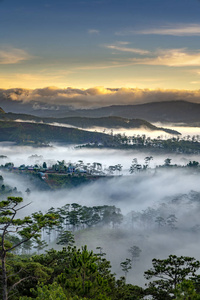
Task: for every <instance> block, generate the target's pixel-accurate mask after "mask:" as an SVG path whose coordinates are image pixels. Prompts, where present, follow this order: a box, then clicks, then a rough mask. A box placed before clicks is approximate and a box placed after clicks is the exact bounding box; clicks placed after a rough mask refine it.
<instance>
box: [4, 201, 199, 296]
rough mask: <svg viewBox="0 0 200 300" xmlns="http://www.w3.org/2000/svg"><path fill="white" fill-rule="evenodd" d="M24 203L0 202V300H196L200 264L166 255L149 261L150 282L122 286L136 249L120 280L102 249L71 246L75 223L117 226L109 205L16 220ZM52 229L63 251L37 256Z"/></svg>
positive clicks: (115, 213)
mask: <svg viewBox="0 0 200 300" xmlns="http://www.w3.org/2000/svg"><path fill="white" fill-rule="evenodd" d="M27 205H29V204H26V205H23V199H22V198H20V197H9V198H8V199H7V200H3V201H0V226H1V227H0V239H1V245H0V259H1V269H0V274H1V284H0V289H1V293H0V295H2V296H1V299H3V300H7V299H11V300H16V299H20V300H28V299H38V300H40V299H41V300H45V299H46V300H50V299H55V300H56V299H63V300H64V299H71V300H80V299H97V300H103V299H104V300H112V299H113V300H115V299H116V300H118V299H119V300H120V299H127V300H129V299H130V300H139V299H156V300H163V299H166V300H168V299H169V300H170V299H177V300H178V299H179V300H184V299H188V300H189V299H194V300H195V299H200V288H199V283H200V276H199V275H198V270H199V268H200V262H199V261H198V260H196V259H195V258H193V257H188V256H180V257H178V256H176V255H170V256H169V257H168V258H165V259H153V260H152V267H151V268H150V269H149V270H147V271H146V272H145V273H144V276H145V278H146V279H147V280H150V282H149V283H148V285H147V286H146V288H142V287H139V286H136V285H133V284H128V283H126V278H127V275H128V272H129V270H130V269H131V268H132V267H133V268H134V263H133V262H134V259H136V258H138V256H139V255H140V251H141V250H140V249H139V248H138V247H137V246H133V247H131V248H130V249H129V252H130V254H131V258H130V259H129V258H126V259H125V261H123V262H121V263H120V262H119V263H120V265H121V268H122V271H123V272H124V276H123V277H120V278H119V279H117V278H116V276H115V274H112V272H111V265H110V262H109V261H107V260H106V259H105V257H104V256H105V253H103V251H102V250H103V249H102V248H101V247H98V248H97V250H98V253H94V252H93V251H90V250H88V249H87V246H83V247H81V248H80V249H79V248H77V247H76V246H74V238H73V234H72V231H73V230H74V229H75V228H76V227H77V226H78V224H79V223H80V224H79V226H93V225H94V224H97V223H98V222H102V221H104V222H108V221H109V222H110V221H111V219H112V222H113V224H115V225H116V224H117V223H120V220H121V218H122V215H121V213H120V210H119V209H116V208H115V207H113V206H112V207H109V206H103V207H93V208H87V207H81V206H80V205H78V204H76V203H74V204H72V205H71V207H70V205H67V206H65V207H62V208H61V209H60V210H58V211H55V210H53V209H51V210H49V211H48V212H47V213H46V214H42V213H41V212H37V213H33V214H32V215H31V216H25V217H23V218H19V217H18V215H17V214H18V213H19V211H21V210H23V209H24V208H25V207H26V206H27ZM80 213H81V216H82V217H80ZM95 215H96V217H94V216H95ZM92 216H93V218H92ZM100 216H101V217H100ZM91 218H92V219H93V221H94V223H93V224H92V223H90V224H89V223H87V224H85V225H84V222H83V219H84V220H89V219H91ZM67 220H68V222H66V221H67ZM78 220H79V221H81V220H82V222H78ZM95 220H96V221H95ZM97 220H98V222H97ZM106 220H107V221H106ZM77 222H78V223H77ZM63 226H65V227H66V228H67V229H69V226H72V228H71V229H72V231H68V230H63V228H64V227H63ZM56 228H57V230H58V231H59V237H58V242H57V243H58V244H60V245H63V246H65V247H64V248H63V249H62V250H60V251H56V250H54V249H50V250H48V251H46V252H45V253H43V254H39V251H41V250H42V249H43V248H44V247H45V242H44V241H43V240H42V239H41V231H42V230H43V229H44V230H46V231H49V232H51V231H52V230H55V229H56ZM31 243H33V244H35V245H37V247H36V248H37V251H38V254H36V253H33V254H28V253H26V254H25V252H24V251H22V249H23V248H24V247H25V246H26V248H28V247H29V248H31V247H33V244H32V245H31Z"/></svg>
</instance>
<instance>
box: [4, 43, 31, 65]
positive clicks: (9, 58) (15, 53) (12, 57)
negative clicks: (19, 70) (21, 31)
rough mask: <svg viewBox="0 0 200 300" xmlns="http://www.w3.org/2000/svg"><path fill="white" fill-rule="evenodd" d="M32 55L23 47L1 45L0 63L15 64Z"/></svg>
mask: <svg viewBox="0 0 200 300" xmlns="http://www.w3.org/2000/svg"><path fill="white" fill-rule="evenodd" d="M31 58H32V56H31V55H30V54H28V53H27V52H26V51H25V50H23V49H18V48H11V47H2V48H0V64H1V65H6V64H17V63H19V62H21V61H24V60H29V59H31Z"/></svg>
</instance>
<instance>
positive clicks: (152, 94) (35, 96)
mask: <svg viewBox="0 0 200 300" xmlns="http://www.w3.org/2000/svg"><path fill="white" fill-rule="evenodd" d="M0 99H4V100H5V101H11V102H13V101H14V102H15V103H16V101H17V102H18V103H19V102H20V103H24V104H28V103H29V104H30V105H32V108H33V109H38V108H41V109H51V107H53V109H61V106H66V107H71V108H76V109H77V108H96V107H102V106H109V105H123V104H124V105H131V104H142V103H150V102H162V101H172V100H180V99H181V100H185V101H191V102H196V103H200V90H195V91H194V90H162V89H156V90H150V89H139V88H116V89H111V88H104V87H93V88H89V89H78V88H73V87H68V88H66V89H60V88H57V87H46V88H42V89H34V90H28V89H7V90H3V89H2V90H0ZM6 99H7V100H6ZM5 101H4V104H5V105H6V103H5ZM59 107H60V108H59Z"/></svg>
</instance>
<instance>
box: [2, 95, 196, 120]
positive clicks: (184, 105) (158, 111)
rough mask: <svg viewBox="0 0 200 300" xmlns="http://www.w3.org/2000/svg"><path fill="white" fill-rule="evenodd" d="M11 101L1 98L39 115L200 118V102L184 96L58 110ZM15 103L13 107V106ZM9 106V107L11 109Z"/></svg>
mask: <svg viewBox="0 0 200 300" xmlns="http://www.w3.org/2000/svg"><path fill="white" fill-rule="evenodd" d="M13 102H15V103H13V106H12V105H11V104H12V103H10V102H9V106H7V105H6V102H5V101H3V100H2V101H1V99H0V105H1V106H2V107H3V109H4V110H5V111H13V112H15V113H16V112H17V113H19V112H21V113H27V114H34V115H35V116H38V117H54V118H63V117H90V118H99V117H109V116H118V117H122V118H128V119H143V120H146V121H148V122H164V123H170V122H173V123H181V122H183V123H193V122H199V121H200V104H199V103H193V102H187V101H184V100H176V101H163V102H151V103H145V104H134V105H112V106H106V107H101V108H94V109H74V110H73V109H70V108H69V107H65V106H63V105H62V106H59V105H58V106H57V108H56V109H55V110H52V107H50V105H49V108H48V105H47V104H46V107H45V109H33V107H36V106H34V103H33V102H30V103H25V104H23V103H22V102H19V103H18V106H17V104H16V101H13ZM12 107H13V109H11V108H12ZM7 108H8V109H9V110H8V109H7Z"/></svg>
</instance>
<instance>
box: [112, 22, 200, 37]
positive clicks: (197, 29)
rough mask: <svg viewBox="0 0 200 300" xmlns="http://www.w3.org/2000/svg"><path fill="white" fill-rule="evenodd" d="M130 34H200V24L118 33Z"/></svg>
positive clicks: (118, 33)
mask: <svg viewBox="0 0 200 300" xmlns="http://www.w3.org/2000/svg"><path fill="white" fill-rule="evenodd" d="M130 34H158V35H174V36H199V35H200V24H187V25H185V24H184V25H183V24H178V25H170V26H162V27H158V28H150V29H149V28H148V29H143V30H122V31H119V32H117V33H116V35H130Z"/></svg>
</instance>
